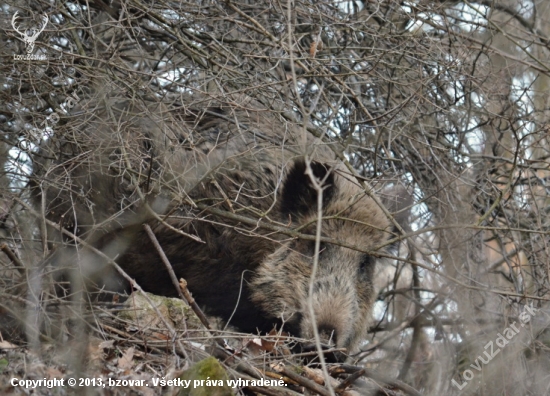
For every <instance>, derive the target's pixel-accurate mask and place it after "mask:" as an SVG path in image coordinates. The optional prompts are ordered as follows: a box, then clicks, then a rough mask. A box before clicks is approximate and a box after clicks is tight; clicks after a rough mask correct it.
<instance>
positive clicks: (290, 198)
mask: <svg viewBox="0 0 550 396" xmlns="http://www.w3.org/2000/svg"><path fill="white" fill-rule="evenodd" d="M310 166H311V170H312V172H313V175H314V176H315V178H316V179H317V181H318V182H321V181H323V185H322V187H323V207H324V206H325V205H326V204H327V202H329V201H330V200H331V199H332V196H333V195H334V189H335V187H334V173H333V172H332V171H331V169H330V167H329V166H327V165H325V164H322V163H320V162H316V161H311V163H310ZM306 170H307V165H306V162H305V160H304V159H299V160H296V161H295V162H294V164H292V165H291V166H290V168H289V170H288V173H287V175H286V178H285V180H284V182H283V188H282V193H281V212H282V213H283V215H284V216H288V215H294V216H302V215H307V214H311V213H315V212H316V211H317V189H316V188H315V187H314V185H313V183H312V182H311V178H310V176H309V175H307V174H306Z"/></svg>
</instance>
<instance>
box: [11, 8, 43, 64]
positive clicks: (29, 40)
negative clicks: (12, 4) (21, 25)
mask: <svg viewBox="0 0 550 396" xmlns="http://www.w3.org/2000/svg"><path fill="white" fill-rule="evenodd" d="M16 20H17V12H16V13H15V14H13V18H12V19H11V25H12V26H13V28H14V30H15V31H16V32H17V33H19V34H20V35H21V36H22V38H23V41H24V42H25V44H26V45H27V54H29V55H30V54H31V53H32V51H33V50H34V42H35V41H36V39H37V38H38V35H39V34H40V33H42V31H43V30H44V29H45V28H46V25H47V24H48V16H47V15H46V14H44V16H43V17H42V20H43V21H44V25H42V28H40V29H35V28H31V29H27V30H24V31H20V30H19V29H17V26H15V21H16Z"/></svg>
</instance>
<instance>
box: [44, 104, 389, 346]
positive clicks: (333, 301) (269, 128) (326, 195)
mask: <svg viewBox="0 0 550 396" xmlns="http://www.w3.org/2000/svg"><path fill="white" fill-rule="evenodd" d="M90 103H92V102H90ZM86 106H88V107H86ZM96 107H97V108H95V109H93V111H92V112H90V113H89V114H91V115H92V116H91V117H89V118H87V119H86V120H84V121H82V120H80V121H79V122H81V124H78V127H76V126H71V125H68V126H67V127H66V128H65V129H64V130H63V131H60V132H58V134H57V135H56V136H54V138H52V139H51V140H50V141H49V142H47V143H46V144H45V145H44V146H43V147H42V149H41V151H40V155H39V156H37V159H36V163H35V181H36V183H35V184H36V189H35V197H36V201H37V203H38V207H40V208H41V205H40V203H41V202H42V197H44V198H45V200H44V201H45V212H46V216H47V217H48V218H49V219H51V220H53V221H55V222H56V223H59V224H61V225H62V226H64V227H66V228H67V229H69V230H71V231H72V232H75V233H77V234H78V235H80V236H81V237H82V238H86V239H87V240H88V241H89V242H90V243H93V244H94V245H95V246H97V247H99V248H101V249H103V251H104V252H106V253H107V254H109V255H110V256H112V257H116V261H117V263H119V264H120V266H121V267H122V268H123V269H124V270H125V271H126V272H127V273H128V274H129V275H130V276H131V277H132V278H134V279H135V280H136V281H137V283H138V284H139V285H141V286H142V287H143V288H144V289H145V290H147V291H150V292H152V293H156V294H160V295H165V296H175V295H176V291H175V288H174V286H173V284H172V282H171V281H170V278H169V276H168V274H167V271H166V269H165V267H164V265H163V264H162V262H161V260H160V257H159V255H158V253H157V251H156V250H155V249H154V247H153V245H152V243H151V241H150V240H149V238H148V237H147V235H146V233H145V232H144V230H143V227H142V224H143V222H147V223H148V224H150V225H151V227H152V228H153V231H154V233H155V235H156V237H157V239H158V240H159V242H160V244H161V246H162V248H163V249H164V251H165V253H166V255H167V257H168V259H169V261H170V263H171V265H172V267H173V269H174V271H175V273H176V276H177V277H178V278H180V277H183V278H185V279H186V280H187V282H188V287H189V289H190V290H191V292H192V293H193V295H194V297H195V299H196V301H197V302H198V303H199V304H200V305H201V306H203V307H204V308H205V310H206V312H207V313H209V314H211V315H215V316H218V317H220V318H222V319H223V320H225V321H229V320H230V324H231V325H232V326H234V327H236V328H238V329H240V330H242V331H245V332H256V331H258V330H260V331H262V332H268V331H270V330H271V329H272V328H273V327H274V326H279V328H280V327H281V326H283V327H284V329H285V330H286V331H288V332H290V333H291V334H294V335H297V336H301V337H303V338H306V339H311V338H312V337H313V326H314V325H315V323H314V320H315V321H316V326H317V328H318V330H319V332H320V334H321V336H322V338H323V341H326V342H331V343H332V344H333V345H335V346H337V347H340V348H348V349H351V350H353V349H356V348H357V347H358V345H359V343H360V341H361V340H362V339H363V338H364V336H365V335H366V331H367V327H368V321H369V317H370V314H371V309H372V306H373V302H374V298H375V291H374V290H373V277H374V271H375V266H376V262H377V261H379V260H378V259H376V257H375V256H374V255H372V254H367V253H364V252H360V251H357V250H352V249H349V248H345V247H342V246H339V245H334V244H322V245H321V250H320V254H319V266H318V273H317V276H316V277H315V279H313V280H311V279H310V278H311V276H310V275H311V271H312V264H313V256H314V246H315V242H314V241H313V240H305V239H296V238H291V237H289V236H287V235H282V234H279V233H275V232H273V231H271V230H268V229H265V228H262V227H261V225H262V224H266V223H269V224H271V225H274V226H279V227H290V228H295V229H298V230H299V232H301V233H304V234H311V235H313V234H315V225H316V219H317V215H318V213H317V189H315V188H314V185H313V183H312V180H311V177H310V175H309V174H308V167H309V169H310V170H311V174H312V175H313V176H314V177H315V178H316V182H318V183H322V186H323V201H322V202H323V204H322V206H323V207H322V214H323V222H322V235H323V236H324V237H328V238H332V239H334V240H339V241H342V242H344V243H345V244H347V245H350V246H358V247H360V248H361V249H363V250H364V251H369V250H371V249H374V248H376V247H378V246H381V245H384V244H385V242H386V241H387V240H388V239H389V238H390V237H391V236H392V233H391V231H392V227H391V225H390V221H389V220H388V219H387V218H386V216H385V215H384V214H383V211H382V210H381V208H380V207H379V206H378V205H377V204H376V203H375V202H374V201H373V200H372V199H371V198H369V196H368V195H367V194H366V193H365V192H364V191H363V188H362V187H360V185H359V184H358V183H357V182H356V181H355V179H354V178H353V177H351V176H350V175H349V174H348V173H347V172H345V171H344V168H343V167H341V166H339V165H338V164H337V162H336V161H334V160H333V156H332V155H331V154H330V150H329V149H328V148H326V147H323V146H322V145H318V146H317V147H316V148H315V149H314V150H310V152H309V153H308V154H309V156H308V157H307V158H311V160H310V161H309V162H308V160H306V157H304V155H303V154H304V149H300V147H303V146H300V144H298V143H299V142H300V139H301V137H300V136H299V134H297V133H295V132H292V131H286V130H285V129H284V127H283V125H284V124H283V123H281V122H279V121H278V120H276V119H275V118H274V116H269V117H268V116H267V115H266V112H264V111H261V109H258V108H254V106H253V104H252V103H248V104H247V106H243V107H246V108H247V110H246V111H244V110H242V111H240V112H236V113H233V112H231V111H226V110H223V109H222V110H221V111H218V110H216V111H214V110H212V111H203V112H202V113H196V114H189V113H187V114H183V111H180V113H182V114H181V115H179V116H178V113H177V112H175V111H171V112H169V111H168V110H167V109H166V108H164V107H158V108H152V107H151V106H145V105H144V106H142V107H139V106H136V105H132V106H130V105H127V104H125V103H111V102H106V104H104V105H103V106H100V105H96ZM84 108H91V104H88V105H85V106H84ZM174 114H175V115H174ZM208 114H210V115H208ZM224 114H225V115H224ZM235 120H238V121H235ZM306 143H307V144H306V145H307V146H308V147H310V148H311V147H312V146H313V144H312V143H313V141H312V140H311V139H310V138H308V139H307V141H306ZM138 190H139V191H141V194H138V192H139V191H138ZM192 202H194V203H195V204H193V203H192ZM147 205H149V206H150V207H152V208H153V209H154V210H156V211H157V212H158V213H159V214H160V216H161V217H162V218H163V221H162V222H161V221H158V218H156V219H155V218H152V217H151V216H150V213H149V212H147V211H146V210H145V209H143V208H144V207H146V206H147ZM209 208H213V209H215V210H223V211H225V212H227V213H230V214H232V215H234V216H233V218H224V217H222V216H220V215H219V212H215V210H208V209H209ZM216 213H217V214H216ZM239 216H245V217H247V218H250V219H255V222H256V224H250V222H244V221H239ZM175 230H181V231H183V232H185V233H187V234H190V235H194V236H196V237H198V238H200V240H201V241H200V242H198V241H196V240H193V239H191V238H189V237H186V236H185V235H182V233H178V232H176V231H175ZM59 234H60V233H59V230H56V229H55V228H51V229H49V239H50V240H52V241H54V242H55V240H56V239H57V242H56V243H59V242H60V239H61V238H59V237H58V235H59ZM385 249H387V247H386V248H385ZM92 261H94V264H93V265H94V266H97V267H98V268H99V267H100V266H101V265H102V264H101V260H100V259H99V258H97V257H96V258H95V260H92ZM311 281H313V282H314V287H313V295H312V296H308V289H309V283H310V282H311ZM104 282H105V279H104V280H102V281H101V282H100V283H104ZM99 286H101V285H99ZM309 297H311V302H312V304H313V311H314V313H315V319H313V318H312V317H311V316H310V314H309V313H308V312H309V311H308V306H307V304H308V298H309Z"/></svg>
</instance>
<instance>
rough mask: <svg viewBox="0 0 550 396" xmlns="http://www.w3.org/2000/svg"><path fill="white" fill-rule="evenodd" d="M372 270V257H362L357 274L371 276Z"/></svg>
mask: <svg viewBox="0 0 550 396" xmlns="http://www.w3.org/2000/svg"><path fill="white" fill-rule="evenodd" d="M373 268H374V257H371V256H368V255H364V256H362V257H361V262H360V263H359V273H360V274H361V275H367V276H368V275H369V274H372V272H373Z"/></svg>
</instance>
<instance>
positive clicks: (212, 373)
mask: <svg viewBox="0 0 550 396" xmlns="http://www.w3.org/2000/svg"><path fill="white" fill-rule="evenodd" d="M180 378H181V379H182V380H187V381H191V383H190V386H189V387H188V388H186V389H180V391H179V392H178V396H232V395H233V391H232V390H231V388H230V387H229V386H227V380H228V379H229V377H228V376H227V373H226V372H225V369H224V368H223V366H222V365H221V364H220V362H218V360H217V359H216V358H214V357H212V356H210V357H208V358H206V359H204V360H201V361H200V362H198V363H196V364H194V365H193V366H192V367H191V368H190V369H189V370H187V371H186V372H184V373H183V374H182V375H181V376H180ZM222 384H223V385H222Z"/></svg>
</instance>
